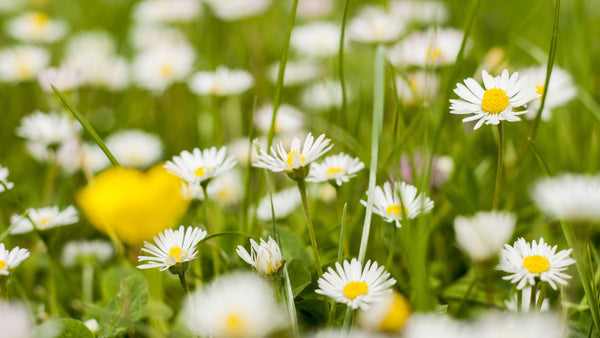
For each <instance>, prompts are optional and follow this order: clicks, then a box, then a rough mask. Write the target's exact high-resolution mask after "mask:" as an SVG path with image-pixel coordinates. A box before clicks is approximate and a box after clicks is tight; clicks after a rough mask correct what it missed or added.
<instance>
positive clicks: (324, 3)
mask: <svg viewBox="0 0 600 338" xmlns="http://www.w3.org/2000/svg"><path fill="white" fill-rule="evenodd" d="M332 9H333V0H302V1H298V8H296V15H297V16H298V17H299V18H304V19H316V18H319V17H324V16H327V14H329V13H331V10H332Z"/></svg>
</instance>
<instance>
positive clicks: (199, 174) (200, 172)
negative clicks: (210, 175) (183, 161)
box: [194, 167, 212, 177]
mask: <svg viewBox="0 0 600 338" xmlns="http://www.w3.org/2000/svg"><path fill="white" fill-rule="evenodd" d="M211 170H212V168H211V167H200V168H198V169H196V170H194V175H196V177H204V175H206V172H207V171H211Z"/></svg>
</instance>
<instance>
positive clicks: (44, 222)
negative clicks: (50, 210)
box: [40, 217, 51, 225]
mask: <svg viewBox="0 0 600 338" xmlns="http://www.w3.org/2000/svg"><path fill="white" fill-rule="evenodd" d="M50 220H51V218H50V217H44V218H42V219H41V220H40V225H44V224H46V223H48V222H50Z"/></svg>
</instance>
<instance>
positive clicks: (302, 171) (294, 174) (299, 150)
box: [252, 133, 333, 179]
mask: <svg viewBox="0 0 600 338" xmlns="http://www.w3.org/2000/svg"><path fill="white" fill-rule="evenodd" d="M329 142H331V140H330V139H328V138H325V134H321V135H320V136H319V137H318V138H317V139H316V140H315V138H314V137H313V136H312V134H311V133H308V135H307V136H306V140H305V141H304V144H303V145H302V146H301V143H300V140H299V139H298V138H296V137H294V139H293V141H292V145H291V147H290V150H289V151H286V150H285V148H284V147H283V144H282V143H279V144H278V145H277V147H271V154H273V155H269V154H268V153H265V152H263V151H262V150H260V151H259V152H260V153H259V155H258V161H257V162H255V163H253V164H252V165H253V166H255V167H258V168H265V169H269V170H271V171H272V172H282V171H285V172H286V173H288V175H291V176H290V178H292V179H304V178H305V177H306V175H307V174H308V172H309V170H310V164H311V163H312V162H313V161H315V160H316V159H317V158H319V157H320V156H321V155H323V154H325V153H326V152H328V151H329V150H330V149H331V148H332V147H333V145H332V144H329Z"/></svg>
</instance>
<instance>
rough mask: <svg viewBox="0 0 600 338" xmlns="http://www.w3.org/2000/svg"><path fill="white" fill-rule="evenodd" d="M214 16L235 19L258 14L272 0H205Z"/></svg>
mask: <svg viewBox="0 0 600 338" xmlns="http://www.w3.org/2000/svg"><path fill="white" fill-rule="evenodd" d="M205 1H206V3H207V4H208V6H209V7H210V8H211V9H212V11H213V13H214V15H215V16H217V17H218V18H220V19H222V20H225V21H235V20H240V19H244V18H249V17H254V16H259V15H261V14H263V13H264V12H265V11H266V10H267V8H269V6H270V5H271V2H272V0H226V1H223V0H205Z"/></svg>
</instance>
